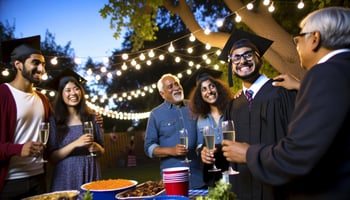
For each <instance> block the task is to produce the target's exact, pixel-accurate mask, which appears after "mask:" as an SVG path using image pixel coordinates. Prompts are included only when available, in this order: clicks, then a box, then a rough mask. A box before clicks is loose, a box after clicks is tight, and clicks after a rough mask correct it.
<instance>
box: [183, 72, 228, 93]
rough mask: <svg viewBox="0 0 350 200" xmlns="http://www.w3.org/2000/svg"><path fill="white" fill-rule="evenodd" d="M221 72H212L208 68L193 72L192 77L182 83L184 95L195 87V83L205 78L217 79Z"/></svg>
mask: <svg viewBox="0 0 350 200" xmlns="http://www.w3.org/2000/svg"><path fill="white" fill-rule="evenodd" d="M221 74H222V71H218V70H214V69H211V68H209V67H201V68H199V69H198V70H196V71H194V72H193V73H192V75H191V76H190V77H189V78H188V79H187V80H186V81H184V84H183V86H184V87H185V95H186V94H189V93H190V92H191V90H192V89H193V88H194V87H195V86H196V84H197V81H198V80H199V79H201V78H203V77H205V76H211V77H213V78H219V77H220V76H221Z"/></svg>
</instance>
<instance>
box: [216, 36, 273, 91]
mask: <svg viewBox="0 0 350 200" xmlns="http://www.w3.org/2000/svg"><path fill="white" fill-rule="evenodd" d="M272 43H273V41H272V40H269V39H266V38H264V37H260V36H258V35H255V34H252V33H249V32H246V31H243V30H241V29H235V30H234V31H233V32H232V34H231V36H230V38H229V39H228V41H227V42H226V44H225V46H224V48H223V49H222V51H221V54H220V56H219V60H222V61H225V62H228V61H229V60H228V56H229V53H230V52H231V51H232V50H234V49H238V48H241V47H250V48H251V49H253V50H255V51H256V52H257V53H258V54H259V55H260V57H262V56H263V55H264V54H265V52H266V51H267V49H268V48H269V47H270V46H271V45H272ZM228 83H229V85H230V87H232V86H233V81H232V66H231V62H229V64H228Z"/></svg>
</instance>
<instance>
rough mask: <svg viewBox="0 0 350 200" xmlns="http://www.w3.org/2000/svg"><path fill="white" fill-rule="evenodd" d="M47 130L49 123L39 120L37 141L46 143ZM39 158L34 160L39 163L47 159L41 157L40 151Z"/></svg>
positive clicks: (47, 137) (48, 129) (48, 130)
mask: <svg viewBox="0 0 350 200" xmlns="http://www.w3.org/2000/svg"><path fill="white" fill-rule="evenodd" d="M49 132H50V123H48V122H41V124H40V127H39V142H42V143H43V144H44V145H46V143H47V140H48V139H49ZM40 157H41V159H40V160H38V161H36V162H39V163H44V162H47V160H44V158H43V152H42V153H41V156H40Z"/></svg>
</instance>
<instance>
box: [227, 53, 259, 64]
mask: <svg viewBox="0 0 350 200" xmlns="http://www.w3.org/2000/svg"><path fill="white" fill-rule="evenodd" d="M242 57H243V58H244V60H246V61H251V60H253V57H254V50H249V51H246V52H244V53H242V54H234V55H229V56H228V59H229V60H231V61H232V62H233V63H234V64H236V65H237V64H239V63H240V62H241V59H242Z"/></svg>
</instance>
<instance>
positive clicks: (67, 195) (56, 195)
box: [22, 190, 80, 200]
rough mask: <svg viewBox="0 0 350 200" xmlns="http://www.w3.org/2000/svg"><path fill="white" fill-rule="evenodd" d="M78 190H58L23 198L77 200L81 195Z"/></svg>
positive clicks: (28, 199) (34, 199) (30, 199)
mask: <svg viewBox="0 0 350 200" xmlns="http://www.w3.org/2000/svg"><path fill="white" fill-rule="evenodd" d="M79 193H80V192H79V191H78V190H64V191H57V192H50V193H44V194H40V195H35V196H31V197H27V198H25V199H22V200H57V199H67V200H76V199H77V198H78V195H79Z"/></svg>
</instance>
